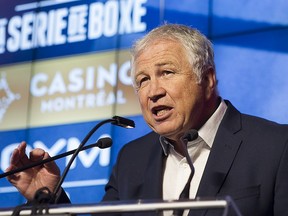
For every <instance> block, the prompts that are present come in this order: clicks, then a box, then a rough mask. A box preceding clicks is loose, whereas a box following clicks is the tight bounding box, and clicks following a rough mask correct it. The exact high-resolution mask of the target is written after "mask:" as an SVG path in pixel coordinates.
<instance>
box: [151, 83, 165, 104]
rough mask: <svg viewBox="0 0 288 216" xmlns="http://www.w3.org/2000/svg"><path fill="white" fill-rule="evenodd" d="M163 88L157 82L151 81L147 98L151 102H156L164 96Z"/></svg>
mask: <svg viewBox="0 0 288 216" xmlns="http://www.w3.org/2000/svg"><path fill="white" fill-rule="evenodd" d="M165 94H166V90H165V86H163V84H162V83H161V82H160V81H159V80H151V81H150V85H149V93H148V97H149V98H150V100H152V101H157V100H158V99H159V98H161V97H163V96H165Z"/></svg>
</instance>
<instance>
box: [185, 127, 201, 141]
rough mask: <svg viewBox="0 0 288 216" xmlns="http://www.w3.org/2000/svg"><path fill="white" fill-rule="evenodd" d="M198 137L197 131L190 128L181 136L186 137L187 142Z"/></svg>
mask: <svg viewBox="0 0 288 216" xmlns="http://www.w3.org/2000/svg"><path fill="white" fill-rule="evenodd" d="M197 137H198V132H197V130H194V129H193V130H190V131H189V132H188V133H186V134H185V136H184V137H183V138H184V139H186V140H187V141H188V142H190V141H192V140H195V139H197Z"/></svg>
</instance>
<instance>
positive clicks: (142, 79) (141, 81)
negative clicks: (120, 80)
mask: <svg viewBox="0 0 288 216" xmlns="http://www.w3.org/2000/svg"><path fill="white" fill-rule="evenodd" d="M148 79H149V78H148V77H143V78H141V79H139V80H138V81H137V86H138V87H141V86H142V85H143V83H145V82H146V81H148Z"/></svg>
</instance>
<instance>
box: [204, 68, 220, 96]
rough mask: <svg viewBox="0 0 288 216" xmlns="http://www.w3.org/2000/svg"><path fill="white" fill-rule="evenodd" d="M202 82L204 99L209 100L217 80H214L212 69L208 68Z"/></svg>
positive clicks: (214, 90)
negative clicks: (204, 93)
mask: <svg viewBox="0 0 288 216" xmlns="http://www.w3.org/2000/svg"><path fill="white" fill-rule="evenodd" d="M202 82H204V88H205V92H206V97H207V98H210V97H211V95H212V94H214V93H215V92H216V89H217V79H216V73H215V70H214V69H213V68H209V69H208V70H207V71H206V73H205V75H204V77H203V79H202Z"/></svg>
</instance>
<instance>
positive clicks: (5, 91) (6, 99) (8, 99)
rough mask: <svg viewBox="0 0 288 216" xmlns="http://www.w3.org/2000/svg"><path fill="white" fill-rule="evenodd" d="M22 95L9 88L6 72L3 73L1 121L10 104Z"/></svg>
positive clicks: (1, 80)
mask: <svg viewBox="0 0 288 216" xmlns="http://www.w3.org/2000/svg"><path fill="white" fill-rule="evenodd" d="M20 97H21V95H20V94H18V93H16V94H15V93H13V92H12V91H11V89H10V88H9V84H8V82H7V79H6V74H5V73H4V72H2V73H1V78H0V122H1V121H2V119H3V117H4V115H5V113H6V112H7V110H8V108H9V106H10V105H11V104H12V103H13V102H14V101H15V100H19V99H20Z"/></svg>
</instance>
